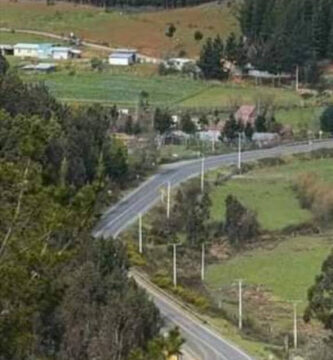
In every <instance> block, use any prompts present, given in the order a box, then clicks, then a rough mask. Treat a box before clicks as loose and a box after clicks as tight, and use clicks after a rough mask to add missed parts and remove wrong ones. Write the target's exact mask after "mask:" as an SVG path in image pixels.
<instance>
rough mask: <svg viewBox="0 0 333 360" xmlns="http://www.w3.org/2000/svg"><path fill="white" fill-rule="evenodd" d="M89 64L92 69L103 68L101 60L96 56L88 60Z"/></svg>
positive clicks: (100, 69)
mask: <svg viewBox="0 0 333 360" xmlns="http://www.w3.org/2000/svg"><path fill="white" fill-rule="evenodd" d="M90 66H91V68H92V69H93V70H97V71H102V70H103V68H104V64H103V60H102V59H100V58H97V57H94V58H92V59H91V60H90Z"/></svg>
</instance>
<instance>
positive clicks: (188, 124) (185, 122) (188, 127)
mask: <svg viewBox="0 0 333 360" xmlns="http://www.w3.org/2000/svg"><path fill="white" fill-rule="evenodd" d="M180 129H181V130H182V131H184V132H186V133H187V134H194V133H195V132H196V126H195V124H194V122H193V121H192V119H191V115H190V114H189V113H185V114H183V115H182V116H181V118H180Z"/></svg>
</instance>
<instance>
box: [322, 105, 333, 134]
mask: <svg viewBox="0 0 333 360" xmlns="http://www.w3.org/2000/svg"><path fill="white" fill-rule="evenodd" d="M320 128H321V130H323V131H325V132H328V133H331V134H332V133H333V106H332V105H331V106H328V107H327V108H326V109H325V110H324V112H323V113H322V114H321V116H320Z"/></svg>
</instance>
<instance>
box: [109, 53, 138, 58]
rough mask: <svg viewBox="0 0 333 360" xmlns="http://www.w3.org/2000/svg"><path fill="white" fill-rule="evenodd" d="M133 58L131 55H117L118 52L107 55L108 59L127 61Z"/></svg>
mask: <svg viewBox="0 0 333 360" xmlns="http://www.w3.org/2000/svg"><path fill="white" fill-rule="evenodd" d="M132 56H133V54H130V53H129V54H125V53H121V52H120V53H119V52H114V53H112V54H110V55H109V58H110V59H129V58H131V57H132Z"/></svg>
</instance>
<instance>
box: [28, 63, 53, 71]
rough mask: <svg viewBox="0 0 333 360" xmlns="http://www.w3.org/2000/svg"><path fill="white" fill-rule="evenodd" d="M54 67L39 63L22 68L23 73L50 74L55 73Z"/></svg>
mask: <svg viewBox="0 0 333 360" xmlns="http://www.w3.org/2000/svg"><path fill="white" fill-rule="evenodd" d="M55 69H56V65H55V64H49V63H39V64H37V65H33V64H29V65H25V66H23V67H22V70H24V71H39V72H45V73H48V72H52V71H55Z"/></svg>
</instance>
